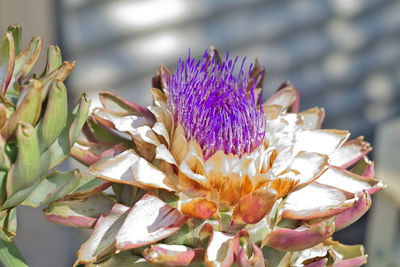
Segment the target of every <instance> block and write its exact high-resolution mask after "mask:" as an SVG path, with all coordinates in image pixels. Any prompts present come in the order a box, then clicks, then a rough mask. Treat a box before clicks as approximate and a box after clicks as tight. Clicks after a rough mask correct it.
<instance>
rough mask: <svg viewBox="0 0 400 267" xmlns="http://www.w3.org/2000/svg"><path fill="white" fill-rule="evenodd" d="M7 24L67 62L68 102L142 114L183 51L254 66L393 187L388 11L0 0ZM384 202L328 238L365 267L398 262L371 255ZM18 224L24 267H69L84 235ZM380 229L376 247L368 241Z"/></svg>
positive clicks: (399, 95) (397, 38) (213, 2)
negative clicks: (114, 101)
mask: <svg viewBox="0 0 400 267" xmlns="http://www.w3.org/2000/svg"><path fill="white" fill-rule="evenodd" d="M13 23H20V24H21V25H22V26H23V29H24V37H25V38H26V39H25V44H26V43H27V42H28V41H29V38H30V36H32V35H36V36H37V35H40V36H42V37H43V39H44V43H45V44H58V45H59V46H60V47H61V49H62V51H63V55H64V58H65V59H67V60H76V61H77V67H76V69H75V71H74V72H73V73H72V75H71V77H70V78H69V80H68V86H69V92H70V96H71V99H72V100H74V101H75V100H77V98H78V96H79V95H80V94H81V93H82V92H88V93H89V95H90V96H93V95H95V94H96V93H97V92H98V91H100V90H113V91H115V92H117V93H118V94H120V95H122V96H124V97H126V98H128V99H130V100H132V101H135V102H139V103H141V104H144V105H149V104H150V103H151V98H150V93H149V91H148V89H149V88H150V86H151V77H152V76H153V74H154V72H155V70H157V68H158V67H159V65H160V63H163V64H166V65H167V66H169V67H170V68H171V69H172V70H173V69H174V68H175V64H176V62H177V59H178V58H179V57H185V56H186V55H187V52H188V49H189V48H190V49H191V54H192V55H194V56H198V57H199V56H201V55H202V54H203V53H204V51H205V49H206V48H208V46H210V45H213V46H215V47H217V48H218V49H219V50H220V52H221V53H222V54H224V53H226V51H229V52H230V54H231V55H238V56H240V57H243V56H247V58H248V61H251V60H253V59H254V58H255V57H257V58H258V59H259V61H260V62H261V63H262V64H263V65H264V66H265V67H266V70H267V79H266V82H265V86H264V97H267V96H268V95H271V94H272V92H273V91H274V90H275V89H276V88H277V87H279V85H280V84H281V83H282V82H284V81H286V80H290V81H291V82H292V83H293V84H294V85H295V86H296V87H297V88H298V89H299V90H300V92H301V94H302V102H301V108H302V109H307V108H310V107H313V106H320V107H324V108H325V109H326V114H327V115H326V120H325V123H324V127H325V128H337V129H348V130H350V131H351V133H352V137H357V136H359V135H364V136H365V138H366V140H367V141H369V142H371V143H372V145H373V146H374V147H376V149H377V152H376V151H375V153H374V152H373V153H372V155H371V157H372V158H375V160H378V163H377V167H378V176H379V177H380V178H382V179H384V180H394V179H395V178H396V177H393V176H395V175H397V172H395V171H391V174H387V172H385V170H387V169H388V168H397V170H398V168H399V166H400V160H399V153H398V152H400V150H397V149H396V146H395V145H397V148H399V147H400V141H399V138H400V126H399V125H400V122H399V121H397V122H396V117H399V116H400V1H398V0H326V1H320V0H298V1H289V0H269V1H264V0H202V1H199V0H109V1H107V0H35V1H30V0H0V32H1V33H4V31H5V29H6V27H7V25H9V24H13ZM396 123H397V124H396ZM386 125H389V126H386ZM380 129H383V130H380ZM385 129H391V130H387V131H385ZM387 132H388V133H387ZM375 133H378V134H375ZM388 136H389V137H388ZM390 138H392V139H390ZM396 138H397V139H396ZM388 140H391V141H390V142H391V143H389V144H388V142H389V141H388ZM396 140H397V141H396ZM394 142H397V143H396V144H395V143H394ZM376 143H378V144H377V145H376ZM380 144H381V145H380ZM379 146H381V147H386V148H387V149H386V150H382V149H381V150H379ZM389 150H390V151H391V152H390V151H389ZM388 153H389V154H390V153H392V154H393V155H392V154H390V155H391V156H390V155H389V154H388ZM379 158H382V159H388V160H382V161H381V162H380V161H379ZM399 172H400V170H399ZM382 176H383V177H382ZM397 183H399V182H397ZM389 184H390V183H389ZM392 188H398V187H396V185H394V187H392ZM399 190H400V189H399ZM384 194H385V195H384V196H383V197H382V199H381V200H379V201H378V202H377V203H378V204H379V205H378V204H377V205H376V206H377V207H384V208H386V214H383V213H382V212H381V211H382V210H385V209H384V208H382V209H379V211H375V215H371V212H370V214H369V215H368V216H364V217H363V219H361V220H360V221H359V222H357V223H356V224H354V225H353V226H352V227H349V228H347V229H346V230H342V231H341V232H339V233H338V234H337V236H336V238H337V239H339V240H341V241H343V242H345V243H348V244H355V243H365V242H367V244H366V246H367V251H368V253H369V254H370V259H373V258H375V259H377V260H375V261H372V263H370V266H399V265H395V263H393V262H394V261H395V259H399V258H400V249H397V253H398V254H397V256H396V251H394V252H393V251H388V249H385V248H384V245H383V244H381V245H379V244H380V243H379V242H381V241H380V240H382V239H385V240H384V241H382V242H386V243H387V244H386V245H387V246H388V247H389V248H394V247H397V248H400V244H398V243H397V242H398V240H399V238H396V236H399V233H398V232H397V231H398V229H399V227H397V225H398V219H399V218H398V213H397V209H398V207H399V205H397V204H396V203H400V201H399V200H398V198H399V197H398V196H397V195H398V191H397V192H396V191H395V190H394V189H391V191H390V190H389V193H387V192H386V193H384ZM388 203H389V204H388ZM19 215H20V216H23V217H24V219H22V220H20V225H19V226H18V227H19V233H18V238H17V244H18V245H19V246H20V247H21V250H22V251H23V254H24V255H25V256H26V258H27V260H28V262H30V263H31V264H32V266H71V264H72V262H73V261H74V257H75V255H74V253H75V251H76V250H77V248H79V244H80V242H81V241H82V240H83V239H84V236H85V233H83V232H81V231H78V230H72V229H67V228H65V227H61V226H57V225H53V224H50V223H48V222H47V221H46V220H45V219H44V218H43V216H42V214H41V213H40V210H33V209H30V208H21V209H20V210H19ZM373 216H374V218H375V219H372V218H371V217H373ZM382 216H385V217H382ZM368 220H370V221H371V220H372V221H373V223H372V224H371V223H370V224H369V226H367V225H368V223H367V221H368ZM371 225H372V226H371ZM387 227H391V229H392V230H391V231H390V232H389V231H388V232H387V234H386V236H385V234H382V233H379V232H377V229H381V231H382V232H384V231H385V230H386V229H387ZM367 228H368V230H367ZM368 231H370V232H373V233H374V234H372V235H371V234H369V236H370V237H369V240H367V239H368V238H366V236H367V235H368V234H367V232H368ZM388 234H389V235H388ZM371 236H372V237H371ZM377 239H379V240H378V241H376V240H377ZM388 239H389V240H388ZM374 242H375V243H374ZM369 244H371V245H370V247H368V246H369ZM374 244H378V245H374ZM374 246H377V247H376V248H375V247H374ZM390 261H393V262H392V263H390ZM383 262H385V264H386V263H387V265H385V264H383ZM376 264H379V265H376Z"/></svg>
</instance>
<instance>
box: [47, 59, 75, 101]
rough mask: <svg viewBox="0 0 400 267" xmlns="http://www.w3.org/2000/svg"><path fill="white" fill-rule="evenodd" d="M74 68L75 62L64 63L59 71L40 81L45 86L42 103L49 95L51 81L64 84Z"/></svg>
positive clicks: (56, 70)
mask: <svg viewBox="0 0 400 267" xmlns="http://www.w3.org/2000/svg"><path fill="white" fill-rule="evenodd" d="M74 67H75V63H74V62H68V61H66V62H63V63H62V64H61V65H60V66H59V67H58V68H57V69H55V70H54V71H52V72H50V73H48V74H46V75H44V76H43V77H41V78H40V79H39V81H40V82H41V83H42V84H43V90H42V101H44V100H45V99H46V97H47V95H48V90H49V88H50V83H51V81H61V82H63V81H64V80H65V79H66V78H67V76H68V74H69V73H70V72H71V71H72V70H73V69H74Z"/></svg>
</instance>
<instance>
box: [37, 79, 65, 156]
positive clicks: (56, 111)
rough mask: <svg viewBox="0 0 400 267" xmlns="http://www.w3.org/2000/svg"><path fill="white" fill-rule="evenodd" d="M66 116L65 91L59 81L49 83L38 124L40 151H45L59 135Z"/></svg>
mask: <svg viewBox="0 0 400 267" xmlns="http://www.w3.org/2000/svg"><path fill="white" fill-rule="evenodd" d="M67 115H68V103H67V89H66V88H65V86H64V84H63V83H62V82H59V81H54V82H52V83H51V88H50V92H49V99H48V101H47V105H46V111H45V112H44V115H43V117H42V120H41V121H40V122H39V124H38V137H39V141H40V147H41V151H44V150H46V149H47V148H48V147H49V146H50V145H51V144H52V143H53V142H54V141H55V140H56V139H57V137H58V136H59V135H60V133H61V131H62V130H63V129H64V127H65V122H66V120H67Z"/></svg>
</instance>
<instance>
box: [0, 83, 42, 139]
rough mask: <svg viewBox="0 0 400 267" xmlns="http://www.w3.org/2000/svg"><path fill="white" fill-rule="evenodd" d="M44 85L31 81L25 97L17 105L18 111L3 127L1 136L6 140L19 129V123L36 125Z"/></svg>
mask: <svg viewBox="0 0 400 267" xmlns="http://www.w3.org/2000/svg"><path fill="white" fill-rule="evenodd" d="M41 89H42V84H41V83H40V82H39V81H37V80H31V82H30V83H29V85H28V86H27V87H26V88H25V91H24V92H25V95H24V96H21V99H22V100H21V101H20V102H19V103H18V104H17V109H16V110H15V112H14V113H13V114H12V115H11V117H10V119H9V120H8V121H7V125H6V126H5V127H3V129H2V132H1V134H2V135H3V137H4V139H8V138H9V137H10V136H11V135H12V134H13V133H14V132H15V130H16V129H17V125H18V123H19V122H26V123H29V124H31V125H35V124H36V122H37V120H38V119H39V116H40V110H41V106H42V102H41V98H40V91H41Z"/></svg>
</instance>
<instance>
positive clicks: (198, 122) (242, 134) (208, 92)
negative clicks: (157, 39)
mask: <svg viewBox="0 0 400 267" xmlns="http://www.w3.org/2000/svg"><path fill="white" fill-rule="evenodd" d="M237 60H238V58H237V57H236V58H235V59H234V60H232V59H229V54H228V53H227V55H226V59H225V61H221V60H219V58H217V57H216V56H215V54H214V56H212V57H210V54H209V52H208V51H206V53H205V54H204V57H203V59H201V60H198V61H197V62H196V61H195V59H192V58H191V57H190V53H189V56H188V58H187V60H186V61H183V60H181V59H180V60H179V61H178V67H177V70H176V73H175V74H173V75H172V77H171V78H170V79H167V85H168V89H169V93H170V97H169V105H170V107H171V109H172V111H173V114H174V118H175V121H179V122H180V123H181V125H182V126H183V128H184V130H185V134H186V138H188V139H191V138H194V139H195V140H196V141H197V142H198V143H199V145H200V146H201V148H202V150H203V153H204V157H205V158H206V159H208V158H209V157H211V156H212V155H213V154H214V153H215V152H216V151H218V150H223V151H224V153H225V154H234V155H238V156H239V157H241V156H243V155H244V154H248V153H251V152H252V151H254V150H255V149H256V148H257V147H259V146H260V145H261V144H262V142H263V140H264V137H265V130H266V129H265V117H264V111H263V109H262V98H261V92H260V93H258V94H257V93H256V92H255V91H256V90H255V89H256V85H257V84H258V83H259V81H260V80H261V78H262V73H260V74H259V75H254V77H251V72H252V65H251V66H250V67H249V70H248V73H247V75H246V74H245V72H244V71H243V66H244V63H245V60H246V59H243V61H242V64H241V67H240V70H239V72H238V73H237V75H235V74H234V69H235V65H236V63H237Z"/></svg>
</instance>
